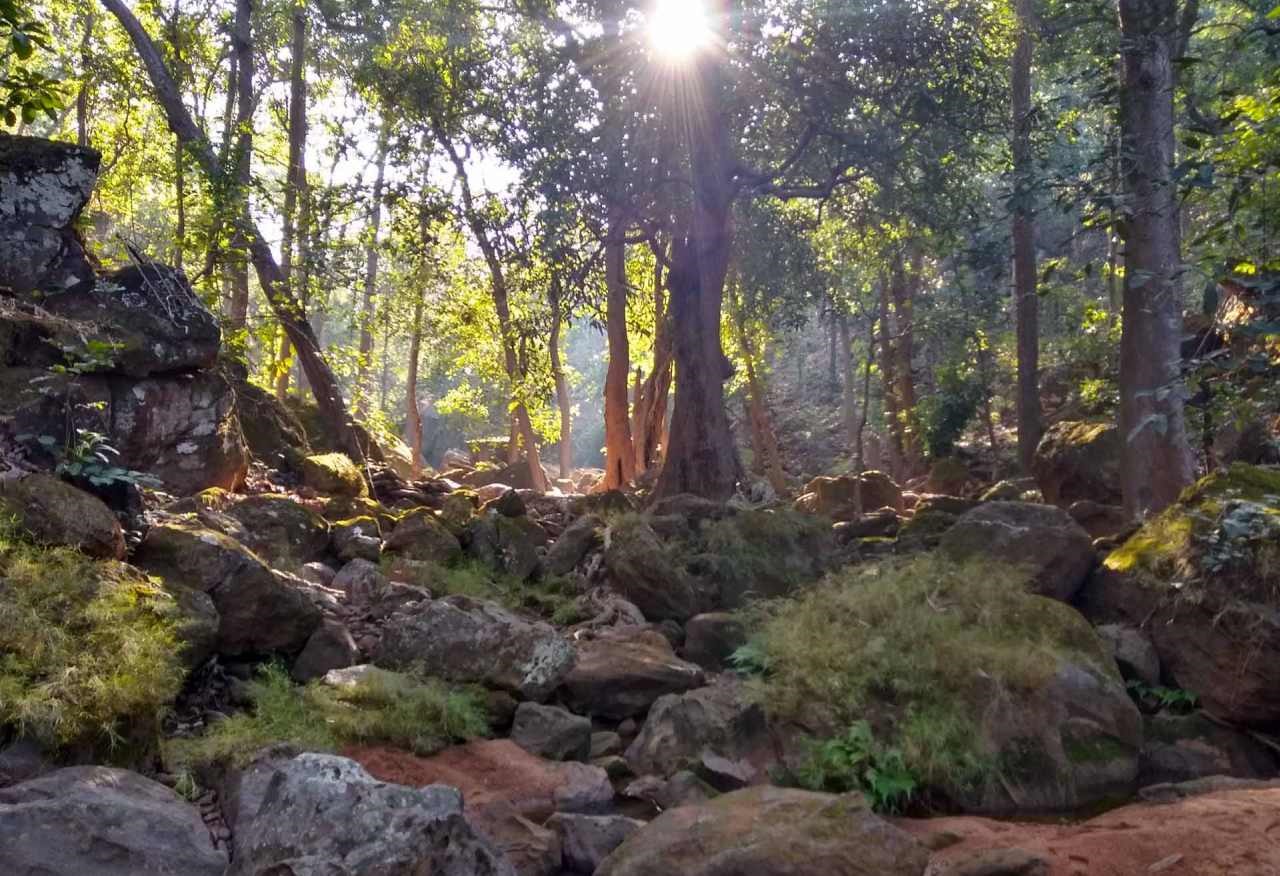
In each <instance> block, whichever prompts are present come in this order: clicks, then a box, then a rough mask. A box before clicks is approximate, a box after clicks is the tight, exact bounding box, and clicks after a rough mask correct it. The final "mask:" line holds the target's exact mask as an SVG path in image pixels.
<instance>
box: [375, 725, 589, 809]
mask: <svg viewBox="0 0 1280 876" xmlns="http://www.w3.org/2000/svg"><path fill="white" fill-rule="evenodd" d="M352 756H353V757H355V758H356V759H357V760H359V761H360V763H361V764H363V765H364V767H365V768H366V769H368V770H369V772H370V773H372V774H373V775H375V776H378V777H379V778H381V779H383V780H385V781H397V782H403V783H405V784H409V785H414V786H419V785H427V784H431V783H434V782H439V783H441V784H445V785H450V786H452V787H455V788H457V789H458V790H460V791H461V792H462V794H463V797H464V799H465V800H466V805H467V814H468V816H470V817H473V818H475V819H477V821H478V822H484V821H485V820H486V819H488V818H490V817H499V818H501V817H506V815H508V814H509V813H512V812H514V813H515V814H517V815H520V816H521V817H523V818H528V819H530V820H534V821H543V820H545V819H547V818H548V817H550V816H551V815H552V814H553V813H556V812H586V813H590V812H600V811H601V810H602V809H604V808H605V807H607V806H608V805H609V804H610V803H611V802H612V800H613V786H612V785H611V784H610V783H609V776H608V775H607V774H606V773H605V771H604V770H602V769H600V768H599V767H594V766H588V765H587V764H585V763H575V762H572V761H565V762H559V761H550V760H543V759H542V758H539V757H535V756H534V755H532V754H530V753H529V752H527V751H525V750H524V749H523V748H521V747H520V746H518V745H516V744H515V743H514V742H512V741H511V740H509V739H490V740H481V741H477V742H468V743H467V744H465V745H455V746H453V747H451V748H446V749H445V750H444V751H442V752H440V753H439V754H435V755H432V756H431V757H416V756H414V755H412V754H410V753H409V752H407V751H401V750H399V749H391V748H366V749H357V750H356V751H354V752H352Z"/></svg>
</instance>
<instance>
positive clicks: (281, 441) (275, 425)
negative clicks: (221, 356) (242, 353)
mask: <svg viewBox="0 0 1280 876" xmlns="http://www.w3.org/2000/svg"><path fill="white" fill-rule="evenodd" d="M227 370H228V377H229V379H230V380H231V382H232V386H234V387H235V391H236V411H237V413H238V414H239V416H240V428H241V431H243V432H244V441H245V444H246V445H247V446H248V448H249V452H250V453H252V454H253V456H254V457H255V458H256V459H258V460H259V461H261V462H263V463H266V464H267V465H269V466H272V467H275V468H280V469H282V470H285V471H291V472H298V471H300V470H301V467H302V460H303V459H304V458H305V457H307V456H309V455H311V452H312V451H311V445H310V443H309V442H308V440H307V432H306V429H304V428H303V425H302V422H301V420H299V419H298V417H297V415H296V414H295V413H294V412H293V411H292V410H290V409H289V408H288V407H287V406H286V405H284V404H283V403H281V402H280V401H279V400H278V399H277V398H276V397H275V396H274V395H272V394H271V393H269V392H267V391H266V390H265V389H262V388H261V387H259V386H255V385H254V384H252V383H250V382H249V381H248V379H247V377H245V376H244V375H237V374H234V373H233V369H230V368H228V369H227Z"/></svg>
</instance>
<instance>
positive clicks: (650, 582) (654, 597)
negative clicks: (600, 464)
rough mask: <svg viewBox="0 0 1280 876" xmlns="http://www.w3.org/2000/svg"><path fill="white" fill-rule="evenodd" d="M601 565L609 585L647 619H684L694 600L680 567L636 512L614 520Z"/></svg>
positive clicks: (693, 607) (695, 607) (690, 614)
mask: <svg viewBox="0 0 1280 876" xmlns="http://www.w3.org/2000/svg"><path fill="white" fill-rule="evenodd" d="M604 567H605V570H606V574H607V575H608V581H609V584H610V586H611V587H612V588H613V589H614V590H616V591H618V593H619V594H621V595H622V597H623V598H624V599H626V600H627V601H628V602H631V603H633V604H634V605H635V606H636V607H637V608H639V609H640V611H641V612H642V613H643V614H644V616H645V619H646V620H649V621H654V622H657V621H663V620H675V621H684V620H688V619H689V618H691V617H693V615H695V614H697V611H698V603H697V600H696V597H695V596H694V592H693V588H692V587H690V586H689V582H688V580H687V579H686V578H685V574H684V570H683V569H681V568H679V567H678V566H676V565H675V564H674V563H672V562H671V560H670V559H669V557H668V556H667V551H666V550H665V549H664V548H663V545H662V542H661V541H659V540H658V536H657V534H656V533H655V532H654V531H653V529H652V528H651V527H650V526H649V524H648V523H646V522H645V520H644V518H642V517H640V516H638V515H627V516H625V517H622V518H620V519H619V520H617V521H616V522H615V523H614V524H613V526H611V527H609V531H608V533H607V534H606V536H605V549H604Z"/></svg>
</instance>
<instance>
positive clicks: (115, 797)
mask: <svg viewBox="0 0 1280 876" xmlns="http://www.w3.org/2000/svg"><path fill="white" fill-rule="evenodd" d="M0 861H3V862H4V864H3V870H4V873H5V874H6V876H89V874H92V876H142V874H147V876H151V874H155V876H222V874H223V871H224V870H225V869H226V866H227V856H226V854H225V853H224V852H222V851H219V850H218V849H216V848H214V845H213V842H212V840H211V839H210V837H209V829H208V828H207V827H206V826H205V823H204V821H203V819H201V817H200V813H199V811H198V810H196V808H195V807H194V806H191V805H190V804H188V803H187V802H186V801H185V800H183V799H182V798H181V797H179V796H178V795H177V794H175V793H174V792H173V791H171V790H169V789H168V788H166V787H165V786H164V785H161V784H158V783H157V782H153V781H151V780H150V779H146V778H143V777H142V776H140V775H138V774H137V773H131V772H128V771H127V770H119V769H109V768H107V767H98V766H79V767H67V768H65V769H61V770H57V771H55V772H52V773H49V774H47V775H45V776H42V777H40V778H37V779H32V780H31V781H28V782H23V783H22V784H20V785H13V786H11V787H8V788H4V789H0Z"/></svg>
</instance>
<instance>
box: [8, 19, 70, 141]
mask: <svg viewBox="0 0 1280 876" xmlns="http://www.w3.org/2000/svg"><path fill="white" fill-rule="evenodd" d="M48 48H49V28H48V27H47V26H45V24H44V23H43V22H41V21H40V20H39V18H37V17H36V13H34V12H33V11H32V9H31V8H30V3H29V2H28V0H0V121H3V123H4V124H5V125H7V126H9V127H13V126H14V125H16V124H18V121H19V120H21V121H22V122H23V123H24V124H30V123H32V122H34V121H35V120H36V119H37V118H38V117H39V116H40V115H45V116H48V117H49V119H50V120H56V119H57V118H58V110H60V109H61V108H62V91H61V88H60V87H59V83H58V81H57V80H56V79H52V78H50V77H49V76H46V75H45V74H43V73H41V72H40V71H38V70H33V69H31V68H30V67H29V66H28V62H30V61H31V60H32V56H33V55H35V53H36V50H37V49H42V50H43V49H48Z"/></svg>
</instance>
